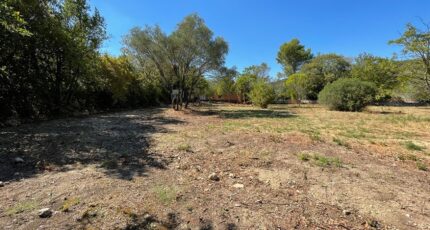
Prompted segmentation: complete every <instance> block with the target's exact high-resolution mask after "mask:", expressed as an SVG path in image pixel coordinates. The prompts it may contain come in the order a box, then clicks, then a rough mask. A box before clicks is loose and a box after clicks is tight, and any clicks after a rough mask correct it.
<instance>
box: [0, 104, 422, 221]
mask: <svg viewBox="0 0 430 230" xmlns="http://www.w3.org/2000/svg"><path fill="white" fill-rule="evenodd" d="M306 111H307V110H306V108H291V107H288V108H282V109H280V108H272V109H270V110H259V109H253V108H251V107H246V106H245V107H244V106H242V107H240V106H228V107H225V105H222V106H213V107H195V108H193V109H192V110H185V111H179V112H176V111H173V110H171V109H167V108H152V109H142V110H134V111H128V112H120V113H113V114H103V115H96V116H90V117H86V118H69V119H60V120H53V121H49V122H43V123H39V124H26V125H21V126H19V127H10V128H2V129H0V181H2V182H3V183H4V186H3V187H0V228H1V229H430V173H429V172H428V171H424V170H420V169H418V168H416V167H415V163H412V162H411V161H399V160H398V156H397V155H395V153H397V152H401V151H406V152H407V151H409V150H404V149H403V150H401V149H400V148H403V147H399V146H400V145H399V146H397V147H395V148H394V147H393V146H392V145H388V146H385V147H384V145H382V144H369V145H367V144H363V143H364V140H361V139H359V137H354V138H352V139H351V140H358V141H356V142H352V141H351V143H350V144H349V145H346V144H345V145H342V144H336V143H333V142H332V141H331V138H328V137H326V136H324V135H321V136H322V137H320V136H318V138H315V133H309V130H313V129H312V127H309V129H306V130H304V131H303V130H301V129H300V130H301V131H300V130H297V129H295V128H291V129H290V128H288V127H293V126H292V125H293V124H296V123H297V124H299V123H298V122H303V121H304V120H302V119H304V118H306V117H307V116H308V115H307V112H306ZM313 114H315V115H313V116H314V117H317V118H318V119H319V120H318V123H321V124H327V127H329V125H330V122H331V121H330V120H327V119H328V118H327V119H326V117H325V116H326V115H327V114H328V115H327V117H333V116H337V117H338V118H339V116H342V117H344V118H342V119H345V120H346V123H348V122H347V121H348V120H351V121H352V119H354V118H353V117H354V116H355V117H357V116H356V115H354V114H352V115H351V114H350V113H343V114H339V113H335V112H333V113H332V112H328V111H326V110H324V109H322V108H317V112H316V113H314V112H313ZM423 114H424V115H423V116H427V115H426V113H423ZM366 116H375V118H379V117H382V116H384V115H383V114H379V113H376V114H374V113H367V115H366ZM393 116H402V114H401V113H399V114H398V115H397V114H396V115H393ZM384 119H385V118H384ZM311 121H313V120H311ZM416 121H417V122H423V123H419V125H417V127H418V126H419V127H422V126H424V127H428V125H429V123H430V120H429V121H427V120H425V119H424V120H422V121H421V120H419V119H417V120H416ZM408 122H409V121H408ZM395 125H396V124H394V126H395ZM398 125H399V127H397V126H395V127H394V126H393V129H394V128H400V126H401V125H403V124H398ZM267 127H271V128H270V129H268V128H267ZM294 127H296V126H294ZM324 127H325V126H324ZM330 127H331V126H330ZM416 130H417V133H418V134H417V137H421V138H422V139H419V140H421V142H419V143H421V144H422V145H425V147H426V145H427V144H428V142H426V138H427V135H430V134H429V133H426V132H425V129H423V130H424V131H422V133H420V132H419V128H416ZM321 132H322V131H321ZM368 132H369V133H372V134H373V135H377V132H376V131H374V132H373V131H368ZM429 132H430V131H429ZM324 133H329V132H328V131H327V132H324ZM369 135H370V134H369ZM330 137H331V136H330ZM368 141H369V142H372V143H374V141H373V140H368ZM429 141H430V140H429ZM366 143H367V142H366ZM387 143H389V142H387ZM402 143H403V139H402ZM426 151H428V149H424V150H423V151H420V152H417V153H415V152H414V154H418V157H419V162H420V163H421V164H423V165H424V166H426V165H428V163H429V156H428V153H427V152H426ZM393 152H395V153H393ZM304 156H310V157H309V158H306V157H304ZM315 156H323V157H324V158H323V159H322V158H317V157H315ZM16 157H20V158H22V159H23V160H24V162H23V163H22V162H21V163H20V162H15V158H16ZM324 159H325V160H327V159H328V160H329V161H327V162H328V163H327V162H326V161H324ZM330 159H339V160H340V162H339V163H336V164H335V163H330ZM213 173H215V174H216V176H217V177H218V180H212V179H210V178H209V176H210V175H211V174H213ZM42 208H50V209H51V210H53V212H54V213H53V215H52V216H51V217H49V218H40V217H39V216H38V210H39V209H42Z"/></svg>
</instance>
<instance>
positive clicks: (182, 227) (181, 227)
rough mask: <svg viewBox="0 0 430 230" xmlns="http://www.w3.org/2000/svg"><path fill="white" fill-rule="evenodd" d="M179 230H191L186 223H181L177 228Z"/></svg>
mask: <svg viewBox="0 0 430 230" xmlns="http://www.w3.org/2000/svg"><path fill="white" fill-rule="evenodd" d="M178 229H179V230H191V228H190V227H189V226H188V224H186V223H182V224H180V225H179V227H178Z"/></svg>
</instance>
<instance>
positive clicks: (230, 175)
mask: <svg viewBox="0 0 430 230" xmlns="http://www.w3.org/2000/svg"><path fill="white" fill-rule="evenodd" d="M228 176H229V177H230V178H235V177H236V176H235V175H234V174H233V173H230V174H228Z"/></svg>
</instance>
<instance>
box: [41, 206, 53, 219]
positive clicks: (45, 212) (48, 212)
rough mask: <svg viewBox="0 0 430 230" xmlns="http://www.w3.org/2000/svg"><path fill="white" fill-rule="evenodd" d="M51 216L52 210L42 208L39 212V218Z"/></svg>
mask: <svg viewBox="0 0 430 230" xmlns="http://www.w3.org/2000/svg"><path fill="white" fill-rule="evenodd" d="M51 216H52V210H51V209H49V208H42V209H40V210H39V217H40V218H49V217H51Z"/></svg>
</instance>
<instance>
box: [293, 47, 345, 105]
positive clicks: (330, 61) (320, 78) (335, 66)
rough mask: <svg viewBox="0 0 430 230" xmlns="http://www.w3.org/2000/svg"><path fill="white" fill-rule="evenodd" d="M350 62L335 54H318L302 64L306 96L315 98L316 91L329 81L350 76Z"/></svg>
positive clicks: (311, 98)
mask: <svg viewBox="0 0 430 230" xmlns="http://www.w3.org/2000/svg"><path fill="white" fill-rule="evenodd" d="M350 71H351V64H350V63H349V62H348V61H347V60H346V59H345V58H344V57H342V56H339V55H337V54H323V55H318V56H316V57H315V58H314V59H312V60H311V61H310V62H308V63H306V64H304V65H303V67H302V69H301V72H302V73H304V74H306V75H307V77H306V98H308V99H310V100H316V99H317V96H318V93H319V92H320V91H321V90H322V89H323V88H324V87H325V86H326V85H327V84H329V83H331V82H334V81H336V80H338V79H340V78H345V77H349V76H350Z"/></svg>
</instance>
